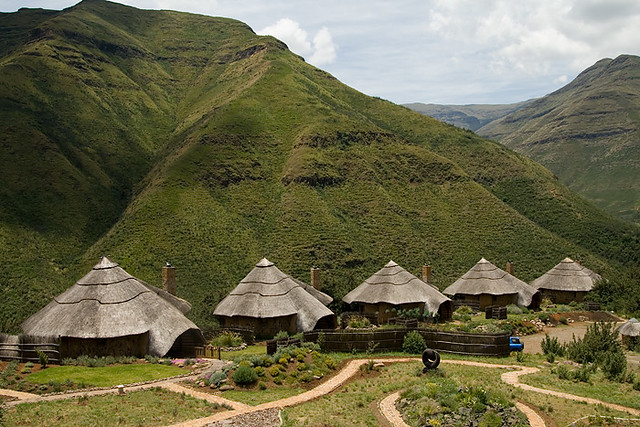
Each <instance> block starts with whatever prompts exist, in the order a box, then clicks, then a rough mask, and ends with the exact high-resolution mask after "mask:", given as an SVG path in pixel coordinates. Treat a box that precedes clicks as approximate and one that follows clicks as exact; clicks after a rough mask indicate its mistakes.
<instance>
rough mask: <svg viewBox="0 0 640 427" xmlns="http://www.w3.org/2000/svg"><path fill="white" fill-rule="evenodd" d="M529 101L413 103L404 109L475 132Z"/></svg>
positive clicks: (406, 105)
mask: <svg viewBox="0 0 640 427" xmlns="http://www.w3.org/2000/svg"><path fill="white" fill-rule="evenodd" d="M529 102H531V101H523V102H518V103H516V104H468V105H441V104H423V103H421V102H414V103H411V104H404V106H405V107H407V108H410V109H412V110H414V111H417V112H419V113H422V114H424V115H425V116H429V117H433V118H434V119H438V120H441V121H443V122H445V123H449V124H450V125H454V126H457V127H460V128H464V129H469V130H472V131H474V132H475V131H476V130H478V129H480V128H481V127H483V126H485V125H487V124H489V123H491V122H492V121H494V120H498V119H501V118H502V117H504V116H506V115H508V114H511V113H513V112H514V111H517V110H518V109H520V108H522V107H524V106H525V105H527V104H528V103H529Z"/></svg>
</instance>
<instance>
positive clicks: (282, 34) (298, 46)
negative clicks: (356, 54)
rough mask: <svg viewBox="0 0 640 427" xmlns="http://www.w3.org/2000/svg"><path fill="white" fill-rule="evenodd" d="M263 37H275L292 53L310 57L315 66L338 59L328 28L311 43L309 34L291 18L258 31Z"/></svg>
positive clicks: (309, 59) (322, 29)
mask: <svg viewBox="0 0 640 427" xmlns="http://www.w3.org/2000/svg"><path fill="white" fill-rule="evenodd" d="M258 34H261V35H270V36H274V37H275V38H277V39H280V40H282V41H283V42H285V43H286V44H287V46H289V49H291V51H292V52H295V53H297V54H298V55H301V56H304V57H308V61H309V63H311V64H313V65H325V64H331V63H332V62H334V61H335V59H336V49H337V48H336V45H335V44H334V42H333V38H332V37H331V33H330V32H329V29H328V28H327V27H322V28H321V29H320V30H319V31H318V32H317V33H316V34H315V36H314V37H313V43H312V42H310V41H309V38H308V35H307V32H306V31H305V30H303V29H302V28H301V27H300V24H299V23H298V22H296V21H294V20H292V19H289V18H282V19H279V20H278V22H276V23H275V24H274V25H270V26H268V27H265V28H263V29H262V30H260V31H258Z"/></svg>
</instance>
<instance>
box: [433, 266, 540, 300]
mask: <svg viewBox="0 0 640 427" xmlns="http://www.w3.org/2000/svg"><path fill="white" fill-rule="evenodd" d="M443 293H444V294H445V295H456V294H461V295H480V294H488V295H509V294H518V300H517V303H518V305H519V306H522V307H527V306H529V305H531V303H532V302H533V297H534V295H535V294H537V293H538V291H537V290H536V289H534V288H533V287H531V286H529V285H527V284H526V283H525V282H523V281H522V280H520V279H518V278H517V277H515V276H512V275H511V274H509V273H507V272H506V271H504V270H502V269H500V268H498V267H496V266H495V265H493V264H491V263H490V262H489V261H487V260H486V259H484V258H482V259H481V260H480V261H478V263H477V264H476V265H474V266H473V267H472V268H471V270H469V271H467V272H466V273H465V274H464V275H463V276H462V277H461V278H459V279H458V280H456V281H455V282H454V283H453V284H452V285H451V286H449V287H448V288H447V289H445V290H444V292H443Z"/></svg>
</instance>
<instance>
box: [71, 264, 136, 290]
mask: <svg viewBox="0 0 640 427" xmlns="http://www.w3.org/2000/svg"><path fill="white" fill-rule="evenodd" d="M103 270H106V268H103ZM127 280H136V281H138V282H140V281H141V280H140V279H136V278H135V277H133V276H129V277H125V278H124V279H122V280H116V281H113V282H105V283H86V282H85V283H82V282H80V281H77V282H76V285H78V286H109V285H116V284H118V283H124V282H126V281H127Z"/></svg>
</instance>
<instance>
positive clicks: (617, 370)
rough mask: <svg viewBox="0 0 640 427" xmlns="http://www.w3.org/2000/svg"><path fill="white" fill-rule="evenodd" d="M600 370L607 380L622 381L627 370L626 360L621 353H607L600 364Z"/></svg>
mask: <svg viewBox="0 0 640 427" xmlns="http://www.w3.org/2000/svg"><path fill="white" fill-rule="evenodd" d="M600 368H601V369H602V372H604V376H605V377H606V378H607V379H608V380H611V381H622V380H623V379H624V374H625V371H626V370H627V358H626V357H625V355H624V353H623V352H621V351H620V352H614V351H608V352H607V353H605V355H604V357H603V360H602V362H601V363H600Z"/></svg>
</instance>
